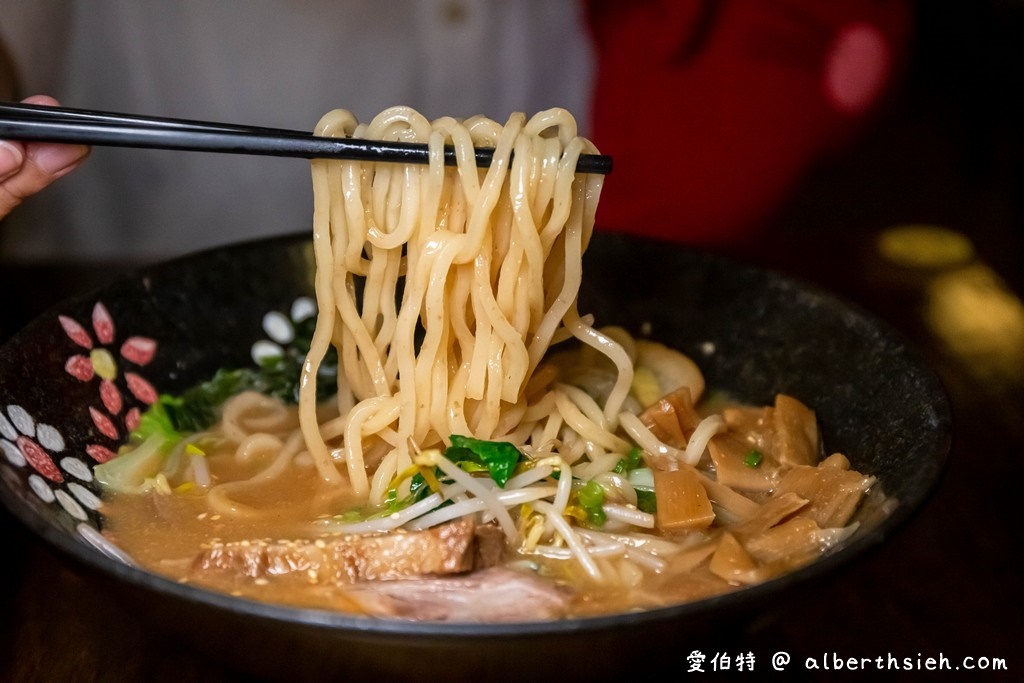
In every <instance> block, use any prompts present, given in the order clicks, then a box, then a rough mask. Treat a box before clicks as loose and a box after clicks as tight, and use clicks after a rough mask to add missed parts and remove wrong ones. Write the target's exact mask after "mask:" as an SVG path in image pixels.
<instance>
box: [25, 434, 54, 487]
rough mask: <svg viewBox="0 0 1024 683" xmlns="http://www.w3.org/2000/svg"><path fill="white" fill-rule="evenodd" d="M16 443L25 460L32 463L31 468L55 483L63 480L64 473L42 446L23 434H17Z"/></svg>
mask: <svg viewBox="0 0 1024 683" xmlns="http://www.w3.org/2000/svg"><path fill="white" fill-rule="evenodd" d="M16 443H17V445H18V449H19V450H20V451H21V454H22V455H24V456H25V460H26V461H27V462H28V464H30V465H32V469H34V470H35V471H36V472H38V473H39V474H41V475H43V476H44V477H46V478H47V479H49V480H50V481H52V482H56V483H57V484H60V483H62V482H63V481H64V475H63V474H61V473H60V469H58V467H57V465H56V464H55V463H54V462H53V458H51V457H50V456H49V454H48V453H47V452H46V451H44V450H43V447H42V446H40V445H39V444H37V443H36V442H35V441H33V440H32V439H30V438H29V437H27V436H25V435H21V436H19V437H18V439H17V441H16Z"/></svg>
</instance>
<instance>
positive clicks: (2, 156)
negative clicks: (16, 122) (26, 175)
mask: <svg viewBox="0 0 1024 683" xmlns="http://www.w3.org/2000/svg"><path fill="white" fill-rule="evenodd" d="M24 162H25V155H24V154H23V153H22V151H21V149H20V148H18V147H16V146H14V145H12V144H11V143H9V142H7V141H6V140H0V179H4V180H6V179H7V178H8V177H9V176H12V175H14V174H15V173H17V172H18V169H20V168H21V165H22V164H23V163H24Z"/></svg>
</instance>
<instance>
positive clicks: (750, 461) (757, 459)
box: [743, 448, 764, 467]
mask: <svg viewBox="0 0 1024 683" xmlns="http://www.w3.org/2000/svg"><path fill="white" fill-rule="evenodd" d="M763 459H764V453H762V452H761V451H759V450H757V449H756V448H755V449H753V450H752V451H750V452H749V453H747V457H745V458H743V464H744V465H746V466H747V467H757V466H758V465H760V464H761V460H763Z"/></svg>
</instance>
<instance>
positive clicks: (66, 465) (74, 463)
mask: <svg viewBox="0 0 1024 683" xmlns="http://www.w3.org/2000/svg"><path fill="white" fill-rule="evenodd" d="M60 467H61V469H62V470H64V471H65V472H67V473H68V474H70V475H71V476H72V477H75V478H77V479H81V480H82V481H92V470H91V469H89V466H88V465H86V464H85V463H84V462H82V461H81V460H79V459H78V458H72V457H67V458H63V459H62V460H61V461H60Z"/></svg>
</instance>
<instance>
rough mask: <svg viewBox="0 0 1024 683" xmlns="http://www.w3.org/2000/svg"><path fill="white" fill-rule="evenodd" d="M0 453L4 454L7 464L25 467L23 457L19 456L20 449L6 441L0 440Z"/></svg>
mask: <svg viewBox="0 0 1024 683" xmlns="http://www.w3.org/2000/svg"><path fill="white" fill-rule="evenodd" d="M0 451H3V452H4V455H5V456H6V457H7V462H9V463H11V464H12V465H14V466H15V467H24V466H25V456H24V455H22V454H21V449H20V448H18V447H17V446H15V445H14V444H13V443H11V442H10V441H8V440H7V439H0Z"/></svg>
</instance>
